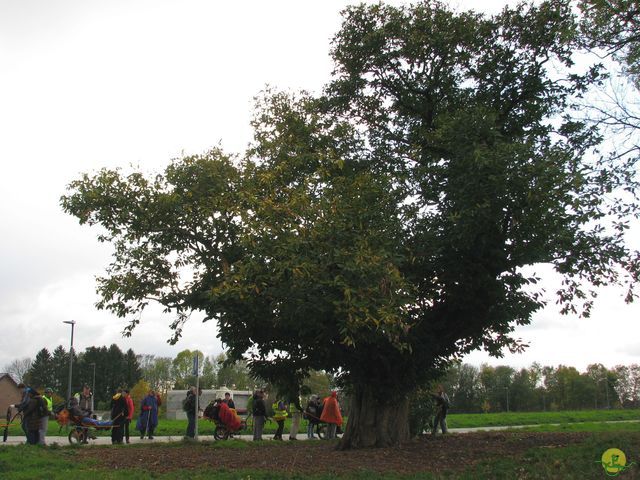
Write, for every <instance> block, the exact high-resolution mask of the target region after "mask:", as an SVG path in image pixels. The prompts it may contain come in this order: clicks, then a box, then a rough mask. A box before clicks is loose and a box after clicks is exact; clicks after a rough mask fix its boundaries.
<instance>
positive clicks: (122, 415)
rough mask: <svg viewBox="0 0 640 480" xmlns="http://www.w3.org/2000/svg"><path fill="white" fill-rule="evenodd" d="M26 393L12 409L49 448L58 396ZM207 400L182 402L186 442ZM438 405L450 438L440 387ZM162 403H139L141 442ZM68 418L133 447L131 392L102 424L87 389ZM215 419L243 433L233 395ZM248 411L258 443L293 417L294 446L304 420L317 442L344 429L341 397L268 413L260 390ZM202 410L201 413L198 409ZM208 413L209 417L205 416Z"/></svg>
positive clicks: (216, 405)
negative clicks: (269, 424) (320, 430)
mask: <svg viewBox="0 0 640 480" xmlns="http://www.w3.org/2000/svg"><path fill="white" fill-rule="evenodd" d="M18 387H19V388H21V389H22V390H23V396H22V400H21V401H20V403H19V404H16V405H11V407H13V408H16V409H17V410H18V412H20V413H22V429H23V431H24V433H25V436H26V438H27V443H29V444H32V445H35V444H41V445H45V444H46V435H47V428H48V424H49V419H50V418H55V413H54V408H53V391H52V389H50V388H45V389H44V390H43V392H42V393H39V392H38V391H37V390H36V389H34V388H31V387H29V386H26V385H24V384H20V385H18ZM201 394H202V389H200V390H199V391H198V392H197V395H196V387H191V388H190V389H189V390H188V391H187V396H186V398H185V400H184V401H183V409H184V410H185V412H186V414H187V419H188V425H187V432H186V437H185V438H194V437H195V426H196V421H197V413H198V412H197V411H196V403H197V402H196V397H199V396H200V395H201ZM432 397H433V399H434V401H435V404H436V415H435V418H434V422H433V428H432V434H435V433H436V432H437V430H438V427H440V428H441V430H442V433H447V423H446V417H447V411H448V409H449V406H450V402H449V397H448V396H447V394H446V393H445V392H444V389H443V388H442V386H441V385H440V386H438V389H437V391H436V393H433V394H432ZM161 404H162V401H161V399H160V395H158V394H157V393H156V392H154V391H153V390H150V391H149V392H148V393H147V395H146V396H145V397H144V398H143V399H142V401H141V403H140V414H139V415H138V420H137V422H136V429H137V430H138V431H139V432H140V439H144V437H145V436H148V438H149V439H153V433H154V431H155V428H156V427H157V425H158V409H159V408H160V405H161ZM66 406H67V409H68V411H69V414H70V415H71V416H73V417H74V418H75V419H76V421H79V422H80V424H81V425H82V426H87V427H88V426H92V427H95V428H110V429H111V442H112V443H113V444H121V443H123V442H126V443H130V433H129V428H130V424H131V422H132V420H133V415H134V413H135V406H134V402H133V399H132V398H131V395H130V392H129V390H127V389H119V390H118V391H117V392H116V394H115V395H114V396H113V397H112V399H111V420H110V421H98V420H97V419H96V416H95V415H94V413H93V412H94V405H93V394H92V392H91V389H90V388H89V386H88V385H86V384H85V385H84V386H83V388H82V391H81V392H79V393H77V394H76V395H74V396H73V397H72V398H70V399H69V402H68V404H67V405H66ZM211 407H212V409H213V410H212V412H213V411H214V410H215V413H211V414H210V415H213V416H215V418H216V419H219V420H220V421H222V422H223V423H224V424H225V425H226V426H227V428H228V429H229V431H230V432H234V431H236V430H238V429H239V428H240V419H239V417H238V416H237V414H236V411H235V404H234V401H233V399H232V398H231V394H230V393H229V392H227V393H225V396H224V399H222V398H219V399H216V400H215V401H214V402H213V403H212V405H211ZM248 407H249V408H248V409H249V411H250V412H251V414H252V415H253V440H254V441H260V440H262V435H263V431H264V425H265V422H266V420H267V418H268V417H269V416H271V417H272V418H273V420H274V421H275V422H276V423H277V425H278V428H277V430H276V433H275V435H274V437H273V439H274V440H282V439H283V438H282V435H283V433H284V424H285V420H286V419H287V418H288V417H291V419H292V421H291V430H290V432H289V440H297V434H298V430H299V428H300V420H301V418H304V419H306V420H307V421H308V425H307V438H308V439H315V438H316V436H315V432H316V431H317V426H318V425H319V424H320V423H326V424H327V431H326V438H327V439H332V438H335V437H336V434H337V431H338V428H340V427H341V426H342V413H341V410H340V404H339V402H338V395H337V393H336V392H335V391H334V392H331V394H330V395H329V396H328V397H326V398H324V399H323V400H322V401H321V400H320V399H319V398H318V396H317V395H312V396H311V397H310V399H309V401H308V402H307V405H306V407H305V408H304V410H303V409H302V407H301V405H300V399H299V398H297V397H296V398H291V399H288V400H286V399H276V400H275V401H274V402H273V403H272V405H271V412H268V409H267V403H266V394H265V392H264V390H256V391H255V392H254V393H253V396H252V397H251V398H250V400H249V405H248ZM198 410H200V408H198ZM205 413H206V412H205Z"/></svg>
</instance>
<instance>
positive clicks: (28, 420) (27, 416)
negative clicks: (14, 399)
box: [10, 383, 53, 445]
mask: <svg viewBox="0 0 640 480" xmlns="http://www.w3.org/2000/svg"><path fill="white" fill-rule="evenodd" d="M18 388H20V389H22V399H21V400H20V403H18V404H15V405H10V407H11V408H16V409H17V410H18V412H19V413H21V414H22V424H21V426H22V431H23V432H24V434H25V436H26V438H27V443H28V444H30V445H36V444H40V445H45V444H46V443H45V439H46V436H47V428H48V427H49V417H50V416H51V415H52V412H53V391H52V390H51V389H50V388H45V389H44V391H43V392H42V393H40V392H38V391H37V390H36V389H35V388H31V387H28V386H27V385H25V384H23V383H21V384H19V385H18Z"/></svg>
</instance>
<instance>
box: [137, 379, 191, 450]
mask: <svg viewBox="0 0 640 480" xmlns="http://www.w3.org/2000/svg"><path fill="white" fill-rule="evenodd" d="M194 407H195V405H194ZM140 412H141V413H140V416H139V417H138V423H137V424H136V428H137V429H138V430H140V440H142V439H143V438H144V436H145V434H148V435H149V440H153V431H154V430H155V429H156V427H157V426H158V397H157V396H156V393H155V392H154V391H153V390H150V391H149V393H148V394H147V396H146V397H144V398H143V399H142V403H141V405H140Z"/></svg>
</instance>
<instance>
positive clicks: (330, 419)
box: [320, 391, 342, 440]
mask: <svg viewBox="0 0 640 480" xmlns="http://www.w3.org/2000/svg"><path fill="white" fill-rule="evenodd" d="M320 421H321V422H324V423H326V424H327V440H331V439H333V438H336V430H337V429H338V426H339V425H340V426H342V414H341V413H340V404H339V403H338V394H337V392H335V391H334V392H331V395H329V396H328V397H327V398H325V399H324V402H323V404H322V414H321V415H320Z"/></svg>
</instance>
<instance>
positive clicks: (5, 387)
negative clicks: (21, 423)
mask: <svg viewBox="0 0 640 480" xmlns="http://www.w3.org/2000/svg"><path fill="white" fill-rule="evenodd" d="M20 400H22V392H21V391H20V389H19V388H18V384H17V383H16V382H15V380H14V379H13V378H11V375H9V374H8V373H0V418H2V417H4V416H5V414H6V412H7V408H8V407H9V405H15V404H16V403H20Z"/></svg>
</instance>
